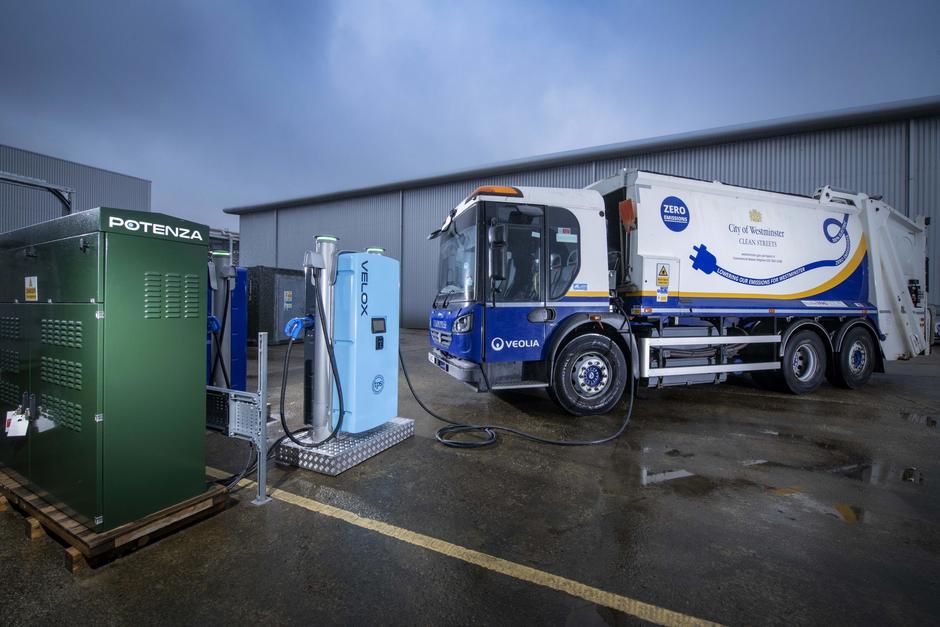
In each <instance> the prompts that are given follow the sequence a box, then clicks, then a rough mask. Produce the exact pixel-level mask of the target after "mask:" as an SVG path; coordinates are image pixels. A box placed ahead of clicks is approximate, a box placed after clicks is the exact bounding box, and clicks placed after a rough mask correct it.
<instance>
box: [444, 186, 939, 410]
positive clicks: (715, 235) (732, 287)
mask: <svg viewBox="0 0 940 627" xmlns="http://www.w3.org/2000/svg"><path fill="white" fill-rule="evenodd" d="M928 224H929V220H928V219H926V218H924V217H915V218H908V217H906V216H904V215H903V214H901V213H900V212H898V211H896V210H895V209H893V208H892V207H890V206H889V205H888V204H886V203H885V202H884V201H883V200H882V199H881V197H879V196H869V195H867V194H864V193H858V192H852V191H846V190H841V189H837V188H834V187H831V186H827V187H822V188H820V189H819V190H817V191H816V193H815V194H814V195H813V196H811V197H808V196H800V195H794V194H783V193H776V192H769V191H764V190H759V189H751V188H745V187H738V186H733V185H725V184H723V183H720V182H717V181H714V182H710V181H701V180H696V179H690V178H683V177H678V176H667V175H663V174H656V173H652V172H645V171H639V170H624V171H622V172H621V173H619V174H617V175H615V176H612V177H610V178H607V179H604V180H601V181H598V182H596V183H594V184H593V185H591V186H589V187H588V188H586V189H560V188H543V187H512V186H498V185H493V186H483V187H480V188H478V189H476V190H475V191H474V192H473V193H471V194H470V196H468V197H467V198H466V199H465V200H464V201H463V202H461V203H460V204H459V205H458V206H457V207H455V208H454V209H453V210H451V211H450V212H449V214H448V215H447V216H446V218H445V220H444V223H443V225H442V226H441V228H440V229H438V230H437V231H435V232H434V233H432V234H431V236H430V237H431V238H437V239H439V240H440V266H439V286H438V287H439V291H438V294H437V296H436V297H435V299H434V304H433V309H432V311H431V315H430V321H429V322H430V324H429V326H430V330H429V336H430V337H429V339H430V343H431V351H430V353H429V354H428V359H429V361H430V362H431V363H432V364H434V365H436V366H437V367H439V368H440V369H441V370H443V371H444V372H446V373H448V374H449V375H451V376H453V377H455V378H457V379H459V380H461V381H463V382H465V383H467V384H469V385H470V386H472V387H473V388H475V389H476V390H478V391H499V390H507V389H518V388H546V389H547V391H548V394H549V396H551V398H552V399H553V400H554V401H555V402H557V403H558V404H559V405H560V406H561V407H562V408H564V409H565V410H567V411H568V412H570V413H572V414H575V415H587V414H598V413H605V412H608V411H610V410H611V409H612V408H613V407H614V406H615V405H616V404H617V402H618V401H619V400H620V398H621V396H622V395H623V392H624V391H625V389H626V386H627V385H628V384H633V382H634V381H636V382H638V383H639V384H640V385H648V386H650V387H659V386H668V385H687V384H692V383H720V382H723V381H725V379H726V378H727V376H728V375H729V374H738V373H750V374H751V376H752V377H753V378H754V380H755V381H756V382H757V383H758V384H759V385H761V386H764V387H768V388H774V389H780V390H787V391H789V392H792V393H795V394H805V393H809V392H812V391H813V390H815V389H816V388H817V387H819V385H820V384H821V383H822V381H823V380H824V379H828V380H829V381H830V382H831V383H833V384H834V385H837V386H840V387H843V388H849V389H852V388H857V387H859V386H861V385H863V384H865V383H866V382H867V381H868V379H869V377H870V376H871V374H872V373H873V372H883V371H884V365H885V362H886V361H891V360H897V359H909V358H912V357H914V356H917V355H924V354H927V353H928V352H929V351H930V343H931V339H932V338H931V329H932V326H933V325H932V321H931V319H930V317H931V311H930V308H929V307H928V305H927V289H928V285H927V264H926V227H927V226H928Z"/></svg>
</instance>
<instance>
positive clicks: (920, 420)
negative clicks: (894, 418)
mask: <svg viewBox="0 0 940 627" xmlns="http://www.w3.org/2000/svg"><path fill="white" fill-rule="evenodd" d="M901 418H904V420H907V421H908V422H913V423H914V424H915V425H924V426H925V427H936V426H937V418H936V417H935V416H928V415H926V414H915V413H912V412H907V411H902V412H901Z"/></svg>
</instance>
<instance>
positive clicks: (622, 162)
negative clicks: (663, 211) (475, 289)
mask: <svg viewBox="0 0 940 627" xmlns="http://www.w3.org/2000/svg"><path fill="white" fill-rule="evenodd" d="M623 168H640V169H646V170H652V171H656V172H662V173H666V174H675V175H680V176H689V177H694V178H700V179H706V180H720V181H722V182H724V183H727V184H732V185H744V186H748V187H758V188H762V189H768V190H774V191H780V192H789V193H797V194H805V195H809V194H812V193H813V192H814V191H815V190H816V189H817V188H818V187H820V186H823V185H833V186H836V187H841V188H845V189H852V190H858V191H862V192H866V193H868V194H871V195H879V194H880V195H883V196H884V198H885V200H886V201H887V202H888V203H889V204H891V205H892V206H894V207H895V208H897V209H898V210H900V211H902V212H904V213H906V214H907V215H920V214H923V215H928V216H930V217H931V218H932V221H933V223H934V224H933V228H934V229H936V228H938V227H940V222H938V219H940V99H938V98H932V99H922V100H918V101H908V102H904V103H893V104H889V105H881V106H876V107H867V108H860V109H854V110H850V111H841V112H835V113H830V114H820V115H812V116H801V117H798V118H788V119H785V120H777V121H772V122H766V123H760V124H752V125H742V126H736V127H728V128H723V129H715V130H711V131H704V132H698V133H687V134H683V135H676V136H670V137H665V138H659V139H652V140H643V141H637V142H628V143H624V144H612V145H609V146H601V147H598V148H593V149H587V150H578V151H571V152H567V153H559V154H556V155H548V156H545V157H536V158H533V159H525V160H519V161H514V162H508V163H504V164H497V165H493V166H487V167H483V168H477V169H473V170H465V171H462V172H455V173H452V174H445V175H441V176H436V177H429V178H426V179H416V180H411V181H403V182H400V183H392V184H388V185H381V186H375V187H371V188H363V189H359V190H349V191H344V192H337V193H332V194H324V195H320V196H314V197H310V198H300V199H295V200H289V201H284V202H276V203H270V204H265V205H256V206H252V207H242V208H236V209H227V210H226V211H227V212H230V213H235V214H238V215H240V231H241V236H242V243H243V245H242V263H243V264H244V265H249V266H250V265H277V266H280V267H285V268H300V267H301V264H302V262H303V252H304V250H306V249H308V248H310V247H311V245H312V239H311V238H312V236H313V235H315V234H318V233H331V234H334V235H338V236H339V237H341V238H342V240H343V241H342V242H341V247H342V248H349V249H362V248H363V247H365V246H367V245H379V246H384V247H385V248H386V249H387V251H388V254H389V255H391V256H393V257H396V258H399V259H401V261H402V323H403V324H404V325H405V326H408V327H415V328H420V327H424V326H427V314H428V310H429V308H430V303H431V301H432V300H433V298H434V294H435V291H436V285H437V254H438V250H437V248H438V247H437V242H429V241H427V234H428V233H429V232H431V231H432V230H434V229H435V228H437V227H438V226H440V223H441V221H442V220H443V218H444V216H445V215H446V213H447V211H449V210H450V209H451V208H452V207H454V206H455V205H456V204H457V203H459V202H460V201H461V200H463V198H465V197H466V196H467V194H469V193H470V192H471V191H472V190H473V189H474V188H475V187H477V186H478V185H481V184H484V183H504V184H511V185H531V186H550V187H585V186H587V185H589V184H591V183H592V182H593V181H595V180H598V179H600V178H604V177H606V176H611V175H613V174H616V173H617V172H619V171H620V170H622V169H623ZM928 241H929V246H930V250H929V252H928V254H929V256H930V259H931V267H930V276H931V283H932V284H933V285H931V288H932V293H931V295H930V301H931V302H932V303H934V304H940V284H938V283H937V279H938V277H940V245H938V241H940V236H938V237H929V240H928Z"/></svg>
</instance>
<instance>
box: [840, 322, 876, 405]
mask: <svg viewBox="0 0 940 627" xmlns="http://www.w3.org/2000/svg"><path fill="white" fill-rule="evenodd" d="M874 369H875V342H874V341H873V340H872V339H871V334H870V333H869V332H868V331H867V330H865V329H864V328H862V327H855V328H854V329H850V330H849V332H848V333H846V334H845V337H844V338H843V339H842V349H841V350H840V351H839V354H838V355H837V357H836V359H835V363H834V364H833V368H832V377H831V379H832V382H833V383H834V384H835V385H838V386H839V387H843V388H848V389H850V390H854V389H856V388H859V387H861V386H863V385H865V383H867V382H868V379H870V378H871V373H872V372H873V371H874Z"/></svg>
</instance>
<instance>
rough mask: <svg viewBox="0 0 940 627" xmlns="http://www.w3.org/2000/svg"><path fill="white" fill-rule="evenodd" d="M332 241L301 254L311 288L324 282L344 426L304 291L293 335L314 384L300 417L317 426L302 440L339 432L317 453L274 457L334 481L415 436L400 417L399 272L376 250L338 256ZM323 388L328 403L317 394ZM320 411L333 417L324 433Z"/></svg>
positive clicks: (295, 449)
mask: <svg viewBox="0 0 940 627" xmlns="http://www.w3.org/2000/svg"><path fill="white" fill-rule="evenodd" d="M336 241H337V240H336V238H325V237H322V236H321V238H318V239H317V246H316V249H315V251H313V252H310V253H308V254H307V256H306V261H305V276H307V277H308V282H311V283H312V282H313V281H318V280H322V281H323V283H322V284H321V285H322V288H323V289H322V290H321V295H322V296H323V301H324V309H325V315H326V316H327V317H328V318H329V320H327V321H326V328H327V329H329V330H330V337H331V341H332V344H333V353H334V356H335V359H336V369H337V374H338V376H339V381H340V384H341V386H342V390H343V404H344V415H343V419H342V422H341V423H340V420H339V418H340V416H339V396H338V389H337V386H335V385H333V384H332V377H331V376H328V373H327V372H324V371H323V370H322V368H324V367H328V366H322V365H319V364H323V363H324V362H323V361H321V359H322V352H321V351H322V350H323V343H322V342H323V338H322V335H321V330H320V329H319V328H318V327H317V325H318V324H319V321H317V320H316V306H315V292H314V291H313V290H312V289H309V286H308V295H309V297H308V298H307V303H308V312H307V314H308V316H307V317H306V318H300V319H297V320H298V322H297V323H296V324H294V326H293V330H294V331H295V332H296V333H297V335H298V336H299V335H300V334H301V333H303V334H304V335H305V338H306V339H305V354H308V355H309V356H310V358H309V359H306V362H307V366H306V367H305V371H309V374H310V375H311V377H310V378H311V381H310V382H309V383H308V384H307V385H306V390H307V394H305V398H304V404H305V411H304V416H305V419H306V418H310V419H312V420H310V421H308V424H309V425H312V426H314V433H316V436H313V437H314V438H316V439H313V438H311V437H310V436H307V437H308V440H306V441H308V442H318V441H321V440H322V439H324V438H325V436H326V435H328V434H329V432H330V431H331V430H335V429H336V428H337V426H340V432H339V434H338V435H337V437H336V438H335V439H332V440H330V441H329V442H327V443H325V444H323V445H322V446H319V447H316V448H311V447H303V446H299V445H297V444H296V443H294V442H291V441H289V440H288V441H285V442H284V443H283V444H281V446H279V447H278V450H277V452H276V457H275V459H276V460H277V461H278V462H280V463H286V464H290V465H293V466H298V467H301V468H306V469H309V470H314V471H317V472H321V473H323V474H328V475H337V474H339V473H341V472H343V471H344V470H347V469H349V468H351V467H353V466H355V465H356V464H359V463H361V462H363V461H365V460H366V459H369V458H370V457H373V456H374V455H376V454H378V453H380V452H381V451H384V450H385V449H387V448H389V447H391V446H394V445H395V444H397V443H398V442H401V441H402V440H404V439H406V438H408V437H410V436H412V435H413V434H414V421H413V420H411V419H408V418H402V417H400V416H398V415H397V413H398V345H399V311H400V296H399V294H400V290H399V286H400V283H401V266H400V264H399V262H398V261H397V260H396V259H392V258H391V257H386V256H385V255H384V254H383V253H384V251H383V250H382V249H381V248H369V249H367V250H366V251H365V252H345V251H344V252H339V253H335V252H334V251H335V250H336V248H337V246H336ZM331 255H335V256H332V257H331ZM326 277H329V280H326ZM331 310H332V311H331ZM311 319H312V323H310V322H308V320H311ZM293 322H294V321H292V323H293ZM288 333H289V332H288ZM318 367H319V368H321V370H320V372H319V376H318V373H317V368H318ZM306 374H307V372H305V376H306ZM324 381H327V382H328V383H327V384H324ZM324 390H328V394H329V396H328V397H325V398H324V397H323V396H322V393H323V391H324ZM324 409H327V411H328V412H329V416H330V422H329V430H327V431H325V432H324V431H323V430H322V427H321V426H320V425H319V420H318V418H319V415H320V413H322V411H323V410H324ZM301 441H304V440H303V439H301Z"/></svg>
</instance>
